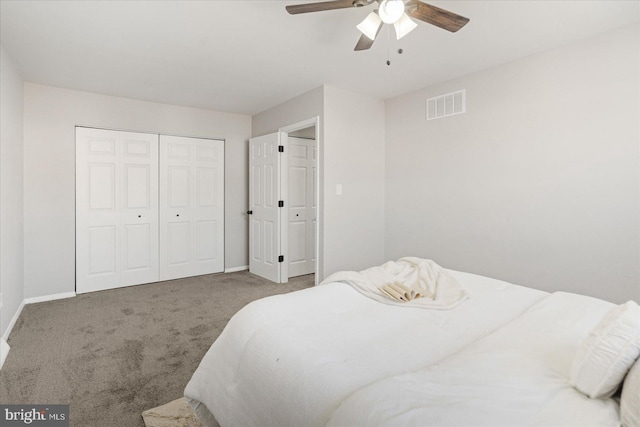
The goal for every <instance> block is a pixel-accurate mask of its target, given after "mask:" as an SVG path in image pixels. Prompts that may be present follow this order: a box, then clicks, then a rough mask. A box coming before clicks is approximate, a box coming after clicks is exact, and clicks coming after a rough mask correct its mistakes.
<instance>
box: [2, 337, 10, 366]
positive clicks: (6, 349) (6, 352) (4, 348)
mask: <svg viewBox="0 0 640 427" xmlns="http://www.w3.org/2000/svg"><path fill="white" fill-rule="evenodd" d="M8 355H9V344H7V342H6V341H5V340H0V369H2V365H4V361H5V360H7V356H8Z"/></svg>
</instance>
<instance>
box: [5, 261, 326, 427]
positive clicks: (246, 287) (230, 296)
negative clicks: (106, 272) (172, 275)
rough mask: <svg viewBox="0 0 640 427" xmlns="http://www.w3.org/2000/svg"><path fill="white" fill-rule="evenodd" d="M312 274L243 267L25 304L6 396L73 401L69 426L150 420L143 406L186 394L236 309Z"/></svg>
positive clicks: (304, 284) (307, 283) (14, 400)
mask: <svg viewBox="0 0 640 427" xmlns="http://www.w3.org/2000/svg"><path fill="white" fill-rule="evenodd" d="M313 281H314V277H313V275H310V276H302V277H299V278H297V277H296V278H292V279H290V280H289V282H288V283H272V282H269V281H268V280H265V279H262V278H261V277H258V276H255V275H253V274H251V273H249V272H246V271H242V272H236V273H228V274H224V273H220V274H210V275H206V276H198V277H191V278H186V279H179V280H170V281H166V282H159V283H152V284H148V285H139V286H131V287H127V288H119V289H112V290H108V291H100V292H90V293H88V294H82V295H78V296H77V297H75V298H68V299H62V300H55V301H47V302H42V303H38V304H27V305H25V306H24V309H23V310H22V313H21V314H20V318H19V319H18V321H17V322H16V324H15V326H14V328H13V331H12V332H11V335H10V336H9V345H10V346H11V351H10V352H9V356H8V357H7V360H6V361H5V363H4V366H3V367H2V370H0V403H4V404H33V403H34V402H35V403H43V404H44V403H50V404H54V403H58V404H70V412H69V419H70V422H69V424H70V427H144V421H143V419H142V417H141V416H140V414H141V413H142V411H145V410H147V409H150V408H154V407H156V406H158V405H162V404H164V403H167V402H171V401H173V400H175V399H177V398H179V397H182V396H183V395H184V388H185V386H186V385H187V383H188V382H189V380H190V379H191V376H192V375H193V372H194V371H195V370H196V368H197V367H198V365H199V364H200V361H201V360H202V357H203V356H204V355H205V353H206V352H207V350H208V349H209V347H210V346H211V344H212V343H213V341H214V340H215V339H216V338H217V337H218V335H219V334H220V332H221V331H222V330H223V328H224V327H225V326H226V324H227V322H228V321H229V319H230V318H231V316H233V315H234V314H235V313H236V312H237V311H238V310H240V309H241V308H242V307H244V306H245V305H246V304H248V303H250V302H251V301H254V300H256V299H258V298H263V297H266V296H270V295H275V294H282V293H286V292H291V291H295V290H298V289H304V288H308V287H311V286H313Z"/></svg>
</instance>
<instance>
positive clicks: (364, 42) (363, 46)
mask: <svg viewBox="0 0 640 427" xmlns="http://www.w3.org/2000/svg"><path fill="white" fill-rule="evenodd" d="M378 31H380V30H378ZM376 36H377V34H376ZM374 41H375V39H374V40H371V39H370V38H369V37H367V36H365V35H364V34H363V35H361V36H360V40H358V43H356V47H355V48H353V50H367V49H369V48H370V47H371V46H373V42H374Z"/></svg>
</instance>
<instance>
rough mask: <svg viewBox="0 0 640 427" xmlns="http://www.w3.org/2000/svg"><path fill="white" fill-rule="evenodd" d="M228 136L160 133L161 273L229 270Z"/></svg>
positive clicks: (164, 276)
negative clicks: (226, 205) (226, 267)
mask: <svg viewBox="0 0 640 427" xmlns="http://www.w3.org/2000/svg"><path fill="white" fill-rule="evenodd" d="M223 255H224V141H220V140H206V139H198V138H185V137H173V136H165V135H161V136H160V278H161V280H168V279H175V278H179V277H188V276H196V275H201V274H209V273H217V272H221V271H224V257H223Z"/></svg>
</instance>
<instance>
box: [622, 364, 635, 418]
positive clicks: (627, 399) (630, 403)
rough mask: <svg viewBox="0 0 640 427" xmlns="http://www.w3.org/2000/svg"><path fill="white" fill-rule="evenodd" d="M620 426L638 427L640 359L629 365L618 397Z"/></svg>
mask: <svg viewBox="0 0 640 427" xmlns="http://www.w3.org/2000/svg"><path fill="white" fill-rule="evenodd" d="M620 418H621V421H622V427H640V360H636V363H635V364H634V365H633V366H632V367H631V370H630V371H629V373H628V374H627V378H625V380H624V385H623V386H622V397H621V398H620Z"/></svg>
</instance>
